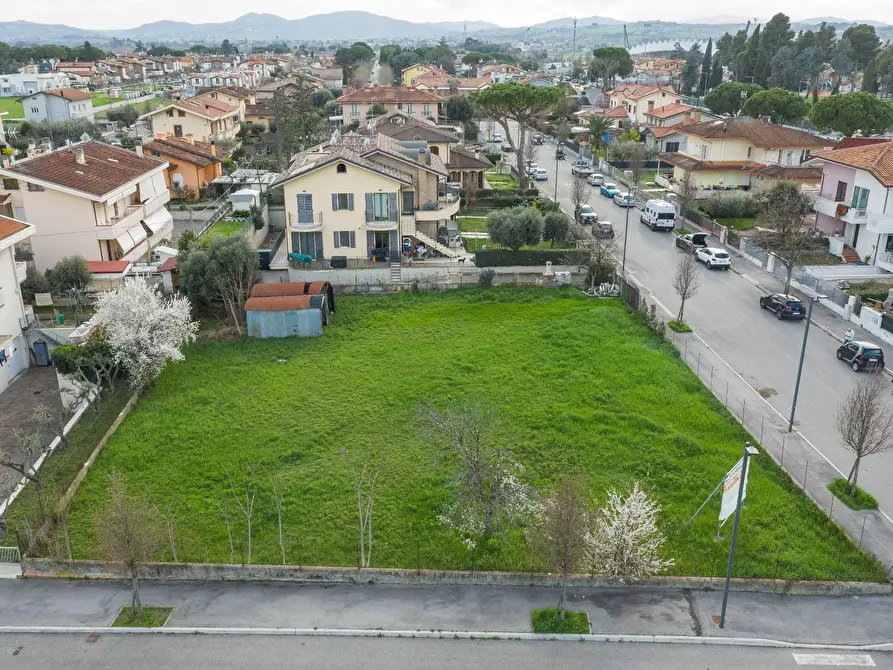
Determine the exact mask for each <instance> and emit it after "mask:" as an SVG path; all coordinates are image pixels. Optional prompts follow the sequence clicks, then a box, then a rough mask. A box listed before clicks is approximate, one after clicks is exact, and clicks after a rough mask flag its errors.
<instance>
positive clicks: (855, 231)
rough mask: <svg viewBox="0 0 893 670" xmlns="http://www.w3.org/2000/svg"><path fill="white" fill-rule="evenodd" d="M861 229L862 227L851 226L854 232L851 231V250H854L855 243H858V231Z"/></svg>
mask: <svg viewBox="0 0 893 670" xmlns="http://www.w3.org/2000/svg"><path fill="white" fill-rule="evenodd" d="M861 227H862V226H853V228H854V230H853V249H855V248H856V242H858V241H859V229H860V228H861Z"/></svg>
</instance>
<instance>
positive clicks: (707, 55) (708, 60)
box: [698, 37, 713, 94]
mask: <svg viewBox="0 0 893 670" xmlns="http://www.w3.org/2000/svg"><path fill="white" fill-rule="evenodd" d="M712 65H713V38H712V37H711V38H709V39H708V40H707V48H706V49H705V50H704V60H703V61H701V85H700V86H699V87H698V88H700V90H701V91H703V92H704V93H705V94H706V93H707V87H708V85H709V83H710V71H711V70H710V68H711V66H712Z"/></svg>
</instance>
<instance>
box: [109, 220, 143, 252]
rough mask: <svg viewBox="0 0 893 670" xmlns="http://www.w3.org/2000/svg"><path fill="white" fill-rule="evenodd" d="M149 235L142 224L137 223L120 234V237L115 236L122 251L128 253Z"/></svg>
mask: <svg viewBox="0 0 893 670" xmlns="http://www.w3.org/2000/svg"><path fill="white" fill-rule="evenodd" d="M148 236H149V235H148V233H146V230H145V228H143V227H142V226H141V225H140V224H137V225H135V226H134V227H133V228H130V229H129V230H125V231H124V232H123V233H121V234H120V235H118V237H116V238H115V241H116V242H117V243H118V246H120V247H121V253H122V254H126V253H127V252H128V251H130V250H131V249H133V248H134V247H135V246H136V245H137V244H139V243H140V242H142V241H143V240H144V239H146V238H147V237H148Z"/></svg>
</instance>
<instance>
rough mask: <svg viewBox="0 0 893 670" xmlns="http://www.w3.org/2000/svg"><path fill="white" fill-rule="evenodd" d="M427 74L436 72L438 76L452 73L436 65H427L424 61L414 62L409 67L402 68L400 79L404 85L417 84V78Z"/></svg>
mask: <svg viewBox="0 0 893 670" xmlns="http://www.w3.org/2000/svg"><path fill="white" fill-rule="evenodd" d="M425 74H434V75H438V76H443V75H449V74H450V73H449V72H447V71H446V70H444V69H443V68H439V67H437V66H435V65H425V64H424V63H413V64H412V65H410V66H409V67H405V68H403V69H402V70H400V79H401V81H402V82H403V85H404V86H415V85H416V82H415V80H416V79H418V78H419V77H421V76H422V75H425Z"/></svg>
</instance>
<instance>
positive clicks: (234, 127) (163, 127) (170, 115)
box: [140, 94, 242, 142]
mask: <svg viewBox="0 0 893 670" xmlns="http://www.w3.org/2000/svg"><path fill="white" fill-rule="evenodd" d="M241 114H242V112H241V111H240V108H239V107H238V106H236V105H231V104H229V103H226V102H223V101H221V100H217V99H216V98H213V97H211V96H210V95H209V94H206V95H198V96H196V97H194V98H186V99H185V100H179V101H177V102H175V103H174V104H172V105H167V106H166V107H159V108H158V109H156V110H155V111H154V112H149V113H148V114H143V115H142V116H141V117H140V118H141V119H150V120H151V122H152V132H153V133H155V134H157V133H164V134H165V135H173V136H174V137H186V135H192V136H193V137H194V138H195V139H197V140H200V141H202V142H211V141H219V140H223V139H226V140H234V139H235V138H236V133H238V132H239V127H240V121H239V119H240V117H241Z"/></svg>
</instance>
